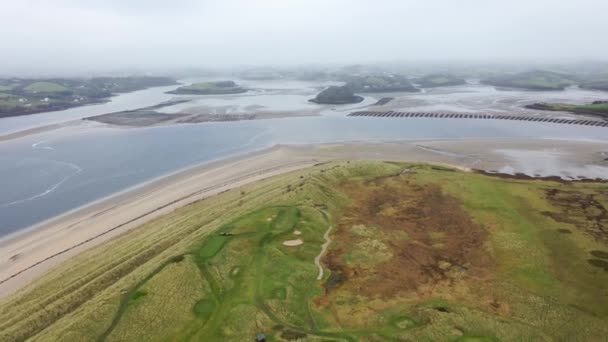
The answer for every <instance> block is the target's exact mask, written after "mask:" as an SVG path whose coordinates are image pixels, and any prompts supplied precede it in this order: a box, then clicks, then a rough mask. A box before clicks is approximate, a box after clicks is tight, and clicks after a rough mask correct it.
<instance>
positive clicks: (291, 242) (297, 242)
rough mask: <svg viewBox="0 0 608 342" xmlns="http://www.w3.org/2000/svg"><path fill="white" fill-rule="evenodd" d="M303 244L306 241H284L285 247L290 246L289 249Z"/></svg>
mask: <svg viewBox="0 0 608 342" xmlns="http://www.w3.org/2000/svg"><path fill="white" fill-rule="evenodd" d="M303 243H304V241H302V239H295V240H287V241H283V245H284V246H288V247H296V246H299V245H301V244H303Z"/></svg>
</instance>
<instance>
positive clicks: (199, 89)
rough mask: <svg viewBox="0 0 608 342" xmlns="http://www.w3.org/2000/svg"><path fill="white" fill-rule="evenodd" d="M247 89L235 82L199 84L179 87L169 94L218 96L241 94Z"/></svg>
mask: <svg viewBox="0 0 608 342" xmlns="http://www.w3.org/2000/svg"><path fill="white" fill-rule="evenodd" d="M246 91H247V89H245V88H242V87H240V86H239V85H237V84H236V83H234V82H233V81H215V82H199V83H193V84H191V85H187V86H183V87H179V88H177V89H176V90H173V91H169V92H168V93H169V94H191V95H217V94H240V93H244V92H246Z"/></svg>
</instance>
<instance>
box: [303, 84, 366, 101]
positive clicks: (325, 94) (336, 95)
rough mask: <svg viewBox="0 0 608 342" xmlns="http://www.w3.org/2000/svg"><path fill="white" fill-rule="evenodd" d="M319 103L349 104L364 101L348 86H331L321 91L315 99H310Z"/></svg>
mask: <svg viewBox="0 0 608 342" xmlns="http://www.w3.org/2000/svg"><path fill="white" fill-rule="evenodd" d="M308 101H310V102H314V103H318V104H334V105H335V104H349V103H359V102H361V101H363V97H361V96H358V95H355V94H354V92H353V90H352V89H351V88H350V87H348V86H342V87H338V86H331V87H329V88H327V89H325V90H323V91H322V92H320V93H319V94H318V95H317V97H315V98H314V99H310V100H308Z"/></svg>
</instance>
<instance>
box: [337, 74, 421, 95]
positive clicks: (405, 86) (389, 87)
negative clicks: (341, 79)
mask: <svg viewBox="0 0 608 342" xmlns="http://www.w3.org/2000/svg"><path fill="white" fill-rule="evenodd" d="M346 81H347V83H346V86H347V87H348V88H350V89H351V90H352V91H354V92H360V93H390V92H418V91H420V89H418V88H416V87H414V86H413V85H412V83H411V82H410V80H409V79H408V78H407V77H405V76H401V75H390V76H387V75H376V76H352V77H347V78H346Z"/></svg>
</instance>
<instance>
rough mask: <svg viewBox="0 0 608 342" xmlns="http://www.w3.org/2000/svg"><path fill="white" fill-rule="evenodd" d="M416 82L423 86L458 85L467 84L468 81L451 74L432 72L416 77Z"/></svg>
mask: <svg viewBox="0 0 608 342" xmlns="http://www.w3.org/2000/svg"><path fill="white" fill-rule="evenodd" d="M414 82H416V83H417V84H419V85H420V86H422V87H423V88H433V87H444V86H456V85H463V84H466V83H467V81H466V80H465V79H463V78H459V77H456V76H453V75H449V74H432V75H427V76H424V77H421V78H418V79H416V80H415V81H414Z"/></svg>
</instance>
